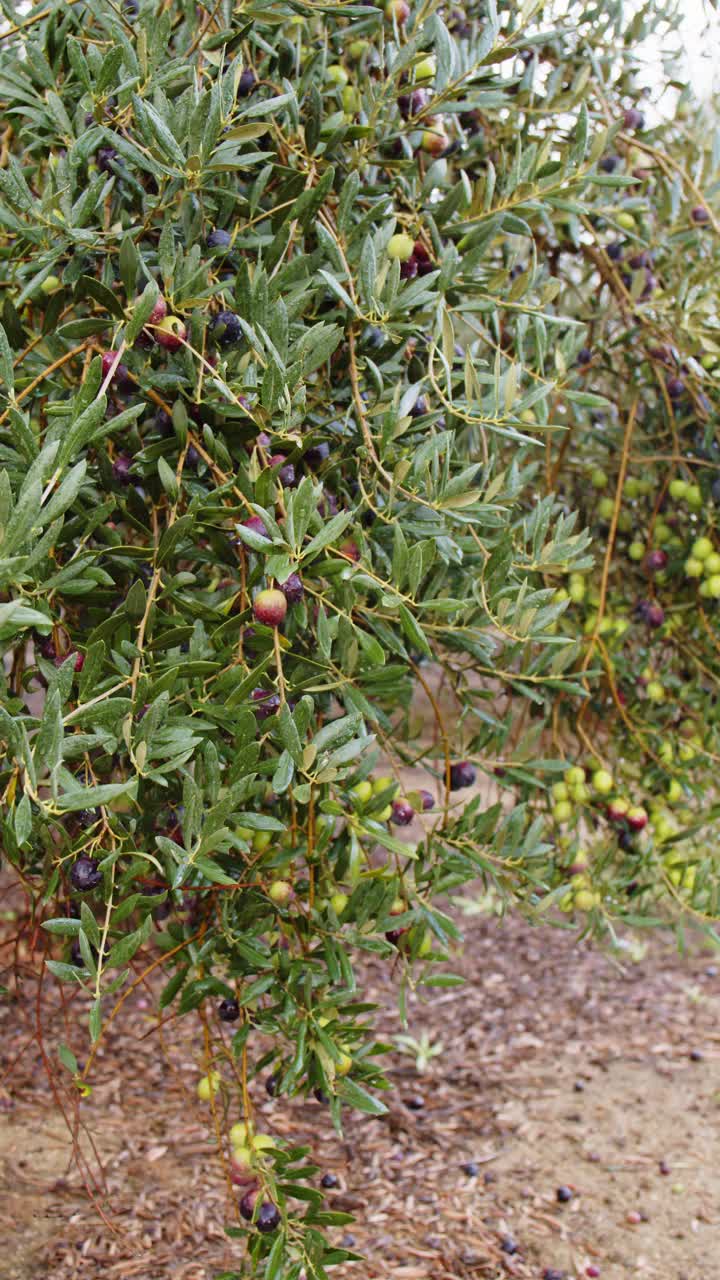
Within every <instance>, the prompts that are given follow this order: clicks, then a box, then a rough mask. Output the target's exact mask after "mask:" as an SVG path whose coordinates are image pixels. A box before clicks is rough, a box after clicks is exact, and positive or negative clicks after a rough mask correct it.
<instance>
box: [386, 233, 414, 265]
mask: <svg viewBox="0 0 720 1280" xmlns="http://www.w3.org/2000/svg"><path fill="white" fill-rule="evenodd" d="M414 249H415V241H414V240H413V238H412V236H409V235H408V234H407V232H406V231H399V232H398V233H397V235H394V236H391V237H390V239H389V240H388V246H387V255H388V258H397V260H398V262H409V260H410V258H412V255H413V251H414Z"/></svg>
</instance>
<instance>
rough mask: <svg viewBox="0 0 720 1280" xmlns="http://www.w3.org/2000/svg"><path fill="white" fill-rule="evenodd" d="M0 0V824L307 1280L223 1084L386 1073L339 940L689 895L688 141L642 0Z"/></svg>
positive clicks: (59, 970) (698, 153)
mask: <svg viewBox="0 0 720 1280" xmlns="http://www.w3.org/2000/svg"><path fill="white" fill-rule="evenodd" d="M0 7H1V8H2V9H3V11H4V13H5V15H6V17H7V19H8V23H7V27H6V30H5V33H4V35H3V36H2V43H1V45H0V111H1V113H2V114H1V117H0V128H1V133H0V143H1V150H0V256H1V257H2V263H3V272H2V274H3V279H2V280H1V281H0V286H1V288H2V293H1V295H0V296H1V298H2V323H3V327H2V328H1V329H0V388H1V396H0V467H1V468H2V469H1V470H0V556H1V557H2V558H1V559H0V573H1V574H2V581H1V583H0V590H1V591H2V601H3V603H1V604H0V638H1V639H2V641H3V649H4V652H5V668H4V676H3V684H2V699H1V703H0V738H1V739H2V743H3V757H2V761H1V762H0V787H1V794H2V811H1V820H2V842H3V849H4V855H5V860H6V862H7V863H8V864H9V868H10V871H11V873H12V874H13V875H14V876H15V877H16V878H17V880H18V881H19V882H20V884H21V885H22V887H23V889H24V891H25V893H26V895H27V899H28V903H29V904H30V905H31V906H32V912H33V920H34V921H37V920H38V919H39V920H41V921H42V923H43V928H44V931H45V938H46V950H47V956H46V960H45V962H44V967H43V977H44V979H45V990H46V992H48V993H49V992H50V991H51V990H52V988H53V986H54V984H55V983H60V984H69V985H70V987H71V989H73V990H75V991H77V989H78V988H82V991H83V992H84V993H85V994H84V996H83V999H82V1000H81V1001H80V1002H76V1005H75V1006H74V1007H80V1005H81V1004H83V1003H84V1006H85V1007H87V1008H88V1009H89V1022H90V1035H91V1038H92V1041H93V1043H94V1045H95V1046H96V1045H97V1043H98V1041H99V1039H100V1038H101V1037H102V1035H103V1027H104V1026H105V1025H107V1019H108V1018H109V1017H113V1016H114V1014H115V1012H116V1011H117V1010H118V1009H119V1007H121V1005H122V1001H123V999H124V996H125V995H126V994H127V993H128V992H129V991H130V990H132V989H133V983H135V982H136V981H137V980H138V978H139V975H141V974H142V975H146V974H148V973H153V972H155V971H157V970H160V969H163V970H164V971H165V985H164V986H161V988H160V990H161V992H162V994H161V995H160V1000H159V1003H160V1010H161V1011H162V1010H166V1009H169V1008H170V1007H171V1006H172V1008H173V1009H175V1010H176V1011H178V1012H180V1013H188V1012H189V1011H191V1010H197V1011H198V1012H199V1015H200V1019H201V1025H200V1026H199V1032H198V1075H199V1086H198V1091H199V1096H200V1098H201V1100H203V1101H204V1102H205V1103H206V1104H207V1105H208V1109H209V1122H210V1125H211V1127H212V1128H213V1129H214V1132H215V1135H216V1138H217V1141H218V1144H219V1146H220V1147H221V1148H222V1149H223V1150H224V1151H226V1153H228V1154H230V1153H232V1156H231V1161H230V1165H229V1171H230V1175H231V1177H232V1180H233V1182H234V1184H235V1185H236V1187H237V1190H238V1195H239V1197H242V1199H241V1203H240V1209H241V1213H242V1215H243V1217H244V1218H246V1219H247V1225H239V1226H234V1227H233V1228H231V1230H233V1231H235V1232H237V1233H238V1234H241V1235H243V1236H247V1238H248V1243H249V1249H250V1261H249V1262H248V1263H246V1264H242V1265H246V1266H249V1267H250V1270H251V1271H252V1273H253V1274H255V1273H258V1274H263V1275H266V1276H267V1277H271V1276H279V1275H281V1274H282V1275H284V1276H287V1277H288V1278H289V1280H292V1278H294V1277H298V1276H299V1275H300V1273H301V1272H302V1271H303V1269H304V1271H305V1274H306V1275H307V1276H322V1275H324V1274H325V1271H324V1268H325V1267H327V1266H328V1265H331V1264H332V1263H334V1262H339V1261H342V1260H343V1259H346V1258H348V1257H349V1256H350V1255H349V1254H348V1253H347V1251H344V1250H342V1249H339V1248H336V1247H334V1245H333V1244H332V1243H329V1242H328V1241H327V1239H326V1236H325V1231H326V1229H327V1228H330V1227H332V1226H333V1225H336V1224H338V1223H339V1222H341V1221H342V1220H343V1215H338V1214H332V1213H329V1212H326V1211H325V1210H324V1208H323V1202H322V1197H321V1195H320V1193H319V1192H318V1191H316V1190H315V1188H314V1187H312V1185H311V1183H312V1181H313V1179H314V1178H315V1174H316V1172H317V1170H315V1169H314V1168H313V1166H312V1165H309V1164H307V1163H306V1160H305V1156H306V1154H307V1153H305V1152H302V1151H301V1152H298V1151H288V1150H286V1149H282V1148H281V1146H277V1145H273V1144H272V1141H271V1140H270V1139H268V1138H267V1137H266V1136H265V1135H258V1134H256V1133H255V1132H254V1129H253V1119H252V1114H253V1113H252V1094H253V1091H254V1090H258V1089H262V1088H264V1087H266V1086H267V1087H268V1088H269V1089H270V1091H271V1092H273V1093H274V1094H276V1095H283V1094H292V1093H296V1092H303V1093H309V1094H313V1093H314V1094H315V1096H316V1097H317V1098H318V1102H319V1107H322V1106H325V1105H329V1110H330V1113H331V1115H332V1118H333V1120H334V1122H335V1123H336V1124H339V1123H340V1121H341V1111H342V1108H343V1106H353V1107H357V1108H360V1109H361V1110H364V1111H366V1112H368V1113H370V1114H378V1113H379V1112H381V1111H382V1110H383V1104H382V1102H381V1101H380V1099H379V1096H378V1090H379V1089H382V1087H383V1083H384V1082H383V1077H382V1070H381V1065H380V1061H379V1054H380V1052H381V1048H382V1047H381V1046H378V1045H377V1044H376V1043H375V1041H374V1039H373V1035H372V1025H371V1024H372V1017H371V1015H372V1008H371V1006H370V1005H369V1004H368V1003H366V1002H365V1001H364V999H363V992H362V989H359V988H358V985H357V980H356V974H355V967H354V966H355V961H356V958H357V957H358V956H359V955H362V953H363V952H373V953H375V954H377V955H379V956H382V957H385V958H386V960H387V963H388V964H389V965H394V966H395V968H396V971H397V974H398V979H399V981H400V980H401V979H402V983H405V982H406V981H411V982H412V983H414V984H416V985H418V986H420V987H422V986H423V985H424V986H433V985H444V984H452V983H453V982H454V981H456V979H455V978H454V976H453V974H452V973H451V972H448V970H447V967H446V964H445V962H446V961H447V960H448V958H449V956H448V952H449V948H450V946H451V943H452V940H453V939H454V938H456V937H457V931H456V928H455V926H454V925H453V923H452V920H451V919H450V918H449V916H448V914H447V913H446V910H444V909H443V907H442V904H440V905H439V904H438V898H439V896H441V895H447V894H448V893H450V892H452V891H455V890H457V889H458V887H459V886H461V885H463V884H466V883H468V882H470V881H473V880H475V879H476V878H478V877H479V878H481V879H482V880H483V881H484V882H485V885H486V887H488V888H492V890H493V892H494V893H495V894H496V895H497V900H498V901H499V902H504V901H514V902H516V903H517V904H519V905H520V906H521V908H522V909H523V910H524V911H526V912H527V914H528V915H529V916H533V917H542V918H543V919H552V918H556V919H559V920H560V921H562V922H563V923H566V924H567V923H568V920H567V919H566V916H568V917H569V922H570V923H571V924H572V925H573V926H575V925H578V926H579V927H581V928H583V929H588V930H594V931H596V932H597V933H598V934H600V935H603V936H606V937H608V936H610V937H612V936H615V935H616V934H617V932H618V929H621V928H622V927H623V926H624V925H627V924H631V925H637V924H643V923H651V922H653V921H655V920H657V921H661V920H667V919H670V918H672V916H673V915H674V914H675V913H677V912H681V913H682V914H683V917H686V916H687V913H688V912H689V913H690V914H691V915H692V916H694V917H695V919H696V920H698V921H701V922H704V923H705V924H706V926H707V927H708V928H710V927H711V922H712V918H713V917H714V916H715V915H716V914H717V911H718V901H717V895H718V880H717V876H716V875H714V874H713V859H712V850H711V849H708V840H707V834H708V833H707V825H706V824H707V823H708V822H709V821H710V820H712V819H713V818H714V812H713V811H712V809H710V810H708V804H709V803H710V800H711V786H712V777H713V769H714V764H715V762H716V760H717V757H718V728H717V711H716V688H717V668H718V663H717V655H718V631H717V612H716V610H717V603H716V602H717V600H718V598H720V545H719V543H718V538H717V533H716V530H715V523H716V510H717V506H716V504H717V502H720V474H719V468H720V457H719V456H718V446H717V443H716V440H715V434H716V422H717V393H716V385H717V383H716V377H715V372H714V371H715V369H716V360H719V361H720V340H719V331H718V317H717V312H716V290H715V288H714V280H715V276H716V272H717V269H718V267H719V266H720V261H719V255H718V230H720V228H719V226H718V222H717V219H716V214H715V213H714V211H713V200H712V195H713V192H714V190H715V188H716V185H717V175H718V162H719V161H720V149H719V148H718V140H717V138H716V136H715V135H714V133H713V126H712V121H711V120H709V119H708V120H705V121H703V120H700V121H699V122H698V118H697V113H698V108H697V107H696V106H695V105H690V104H691V100H690V97H689V94H685V95H684V96H683V97H682V98H681V99H680V105H679V109H678V112H677V115H676V117H675V118H674V119H673V120H672V122H671V123H670V124H667V125H662V126H658V127H657V128H653V129H648V128H646V127H645V126H646V121H645V118H644V116H643V111H644V110H645V106H644V104H643V102H642V94H641V90H642V88H643V78H642V62H641V60H639V59H638V60H636V58H635V54H634V47H635V45H636V43H637V42H638V41H639V40H640V39H641V37H642V35H643V34H644V32H646V31H647V30H649V29H651V28H654V29H656V30H659V31H661V32H665V31H666V30H669V29H670V28H671V26H672V23H673V10H674V6H673V5H672V4H668V5H663V4H662V3H660V2H659V0H658V3H657V4H652V5H646V6H645V8H644V12H643V17H642V18H638V19H637V20H636V22H635V23H634V25H633V26H630V27H629V28H628V27H626V26H625V25H624V23H625V18H624V16H623V14H624V10H625V6H624V5H622V4H620V3H619V0H618V2H617V3H612V2H610V0H609V2H608V3H604V4H600V5H597V6H592V5H591V6H585V8H584V9H582V10H579V11H576V10H575V7H574V6H572V5H557V6H552V5H549V4H548V5H543V4H542V3H537V4H532V3H530V4H526V5H524V6H518V5H515V4H511V5H509V6H504V7H503V8H502V11H501V12H500V13H498V12H496V9H495V5H494V3H493V2H492V0H485V3H478V4H470V3H469V4H467V5H465V6H464V7H463V8H462V9H461V8H458V9H453V10H450V9H448V8H446V7H445V6H442V5H439V4H437V3H432V2H430V3H426V4H419V3H418V4H417V5H416V6H415V7H413V6H411V5H407V4H405V0H391V3H390V4H389V5H388V7H387V9H386V10H382V9H377V8H374V7H372V6H370V5H363V4H351V3H350V4H335V5H317V4H314V3H310V2H309V0H307V2H306V0H287V3H280V4H274V5H271V6H268V5H266V6H263V5H261V4H259V3H258V4H253V3H246V4H243V5H242V6H239V7H234V6H233V5H231V4H230V3H229V0H221V2H220V3H219V4H215V5H212V6H207V7H203V6H202V5H201V6H198V5H196V4H195V3H190V2H189V0H188V2H186V3H175V4H172V5H165V6H155V5H153V4H150V3H140V5H137V4H135V3H133V4H130V3H126V4H124V5H115V4H113V3H110V2H109V0H95V2H94V3H77V4H60V3H55V2H54V0H51V2H50V3H48V4H45V5H42V6H37V7H35V8H32V9H31V10H29V12H28V13H26V14H25V15H23V16H22V17H20V18H18V17H17V15H16V16H15V17H13V12H14V9H15V6H14V5H10V4H7V3H3V4H1V5H0ZM521 8H524V10H525V15H524V17H523V16H521V13H520V9H521ZM717 367H718V368H720V364H718V366H717ZM578 513H579V515H578ZM586 526H588V527H589V529H590V532H591V533H592V535H593V545H592V547H591V538H590V533H588V532H586V531H585V529H586ZM410 767H412V769H413V772H412V774H410V773H408V769H409V768H410ZM409 778H411V779H412V781H410V782H408V779H409ZM418 778H422V779H423V785H422V786H421V785H420V783H419V782H418ZM476 778H477V779H478V780H479V781H481V782H482V781H483V779H485V780H489V782H490V785H486V786H482V787H480V788H478V787H474V789H473V791H472V792H470V793H468V791H467V788H468V787H473V784H474V783H475V781H476ZM499 788H502V790H499ZM468 794H471V795H472V797H473V798H472V799H471V801H470V802H469V803H467V802H466V800H465V797H466V796H467V795H468ZM672 810H674V815H673V813H672V812H671V811H672ZM420 815H422V817H421V816H420ZM648 819H649V820H648ZM6 874H7V871H6ZM558 907H559V908H561V913H560V914H558V913H557V908H558ZM562 912H564V913H565V915H563V914H562ZM94 1052H95V1050H94V1048H93V1050H92V1051H91V1052H90V1053H89V1055H88V1056H87V1060H86V1062H85V1065H84V1067H83V1069H82V1071H80V1069H79V1068H78V1065H77V1061H76V1060H75V1058H74V1056H73V1053H72V1051H71V1050H70V1049H69V1047H68V1046H60V1049H59V1055H60V1061H61V1063H62V1064H63V1067H64V1068H65V1069H66V1070H67V1072H68V1073H69V1074H68V1076H67V1079H68V1080H69V1081H71V1082H72V1083H71V1087H74V1088H75V1089H76V1090H77V1091H82V1090H84V1089H86V1088H87V1086H88V1085H89V1084H91V1082H92V1079H93V1070H94ZM53 1053H54V1055H55V1057H57V1054H58V1047H57V1046H54V1048H53ZM200 1077H202V1078H201V1079H200ZM231 1126H234V1127H232V1128H231Z"/></svg>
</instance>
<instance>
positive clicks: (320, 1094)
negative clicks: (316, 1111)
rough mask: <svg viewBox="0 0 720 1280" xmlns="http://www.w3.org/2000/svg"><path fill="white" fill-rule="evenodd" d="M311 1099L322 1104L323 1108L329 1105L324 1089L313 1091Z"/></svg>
mask: <svg viewBox="0 0 720 1280" xmlns="http://www.w3.org/2000/svg"><path fill="white" fill-rule="evenodd" d="M313 1098H314V1099H315V1101H316V1102H320V1103H322V1105H323V1106H324V1107H327V1106H329V1104H330V1099H329V1098H328V1096H327V1094H326V1093H325V1091H324V1089H313Z"/></svg>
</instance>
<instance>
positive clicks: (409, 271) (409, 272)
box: [400, 254, 418, 280]
mask: <svg viewBox="0 0 720 1280" xmlns="http://www.w3.org/2000/svg"><path fill="white" fill-rule="evenodd" d="M417 273H418V262H417V258H416V257H415V255H414V254H413V255H412V257H410V258H408V259H407V262H401V263H400V279H401V280H414V279H415V276H416V275H417Z"/></svg>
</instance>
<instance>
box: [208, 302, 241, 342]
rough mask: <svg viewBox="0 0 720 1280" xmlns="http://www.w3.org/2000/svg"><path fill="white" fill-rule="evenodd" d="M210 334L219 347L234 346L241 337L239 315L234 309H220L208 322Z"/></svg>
mask: <svg viewBox="0 0 720 1280" xmlns="http://www.w3.org/2000/svg"><path fill="white" fill-rule="evenodd" d="M210 334H211V336H212V340H213V342H215V343H217V345H218V346H219V347H232V346H235V345H236V343H238V342H241V341H242V337H243V331H242V325H241V323H240V317H239V316H236V315H235V312H234V311H220V312H219V314H218V315H216V316H215V318H214V320H212V322H211V324H210Z"/></svg>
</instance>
